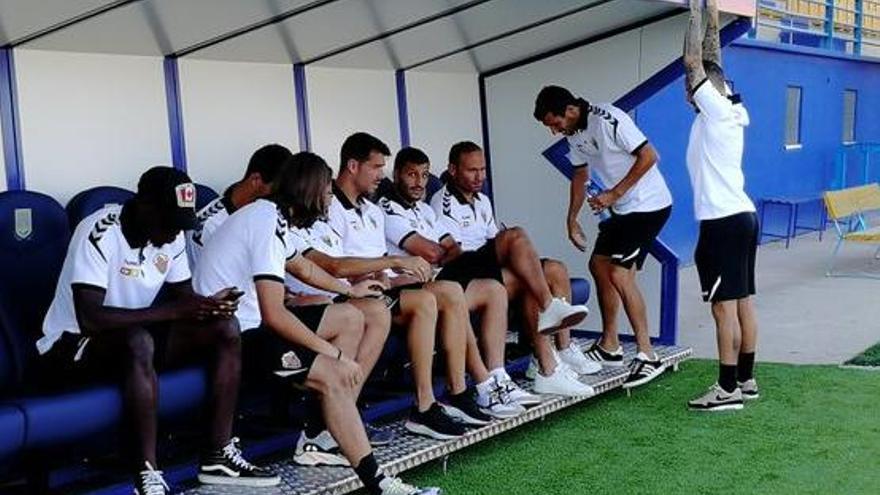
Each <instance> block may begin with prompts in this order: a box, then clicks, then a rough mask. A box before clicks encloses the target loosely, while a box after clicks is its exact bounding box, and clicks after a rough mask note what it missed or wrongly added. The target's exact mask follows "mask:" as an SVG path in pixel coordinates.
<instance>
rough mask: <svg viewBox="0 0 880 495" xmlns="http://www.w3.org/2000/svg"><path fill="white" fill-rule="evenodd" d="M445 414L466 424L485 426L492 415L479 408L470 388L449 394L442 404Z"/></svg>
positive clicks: (490, 420) (489, 421)
mask: <svg viewBox="0 0 880 495" xmlns="http://www.w3.org/2000/svg"><path fill="white" fill-rule="evenodd" d="M443 408H444V409H445V410H446V414H447V415H448V416H450V417H452V418H454V419H456V420H458V421H460V422H461V423H463V424H465V425H467V426H485V425H487V424H489V423H491V422H492V417H491V416H489V415H488V414H486V413H484V412H483V411H481V410H480V406H479V404H477V401H476V400H474V395H473V394H472V393H471V391H470V390H465V391H464V392H461V393H460V394H455V395H452V394H449V396H448V398H447V401H446V404H444V405H443Z"/></svg>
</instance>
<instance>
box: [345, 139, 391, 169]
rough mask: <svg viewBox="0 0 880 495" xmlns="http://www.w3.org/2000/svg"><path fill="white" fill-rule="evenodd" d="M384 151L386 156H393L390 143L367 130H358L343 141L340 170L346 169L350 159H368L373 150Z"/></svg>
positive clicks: (360, 160)
mask: <svg viewBox="0 0 880 495" xmlns="http://www.w3.org/2000/svg"><path fill="white" fill-rule="evenodd" d="M374 151H375V152H377V153H382V154H383V155H385V156H391V150H389V149H388V145H386V144H385V143H383V142H382V141H381V140H380V139H379V138H377V137H376V136H373V135H371V134H367V133H366V132H356V133H354V134H352V135H351V136H348V137H347V138H345V142H343V143H342V149H341V150H339V172H340V173H341V172H342V171H343V170H345V164H346V163H348V161H349V160H352V159H354V160H357V161H359V162H364V161H367V160H368V159H369V158H370V153H372V152H374Z"/></svg>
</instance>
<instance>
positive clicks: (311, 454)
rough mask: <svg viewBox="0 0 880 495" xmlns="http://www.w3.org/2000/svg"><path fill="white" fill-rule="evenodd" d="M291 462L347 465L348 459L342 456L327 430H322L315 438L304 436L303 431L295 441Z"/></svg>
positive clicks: (302, 464)
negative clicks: (294, 450)
mask: <svg viewBox="0 0 880 495" xmlns="http://www.w3.org/2000/svg"><path fill="white" fill-rule="evenodd" d="M293 462H295V463H297V464H299V465H301V466H349V465H350V464H349V462H348V459H346V458H345V457H343V456H342V452H341V451H340V450H339V445H338V444H337V443H336V440H335V439H334V438H333V435H331V434H330V432H329V431H327V430H324V431H322V432H321V433H319V434H318V435H317V436H315V438H309V437H307V436H306V432H305V431H303V432H301V433H300V434H299V440H297V441H296V452H295V453H294V454H293Z"/></svg>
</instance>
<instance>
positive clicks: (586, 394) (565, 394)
mask: <svg viewBox="0 0 880 495" xmlns="http://www.w3.org/2000/svg"><path fill="white" fill-rule="evenodd" d="M535 392H537V393H539V394H541V395H557V396H560V397H593V396H594V395H596V391H595V390H591V391H590V392H589V393H585V394H571V393H561V392H556V391H552V390H550V391H543V390H538V389H537V388H535Z"/></svg>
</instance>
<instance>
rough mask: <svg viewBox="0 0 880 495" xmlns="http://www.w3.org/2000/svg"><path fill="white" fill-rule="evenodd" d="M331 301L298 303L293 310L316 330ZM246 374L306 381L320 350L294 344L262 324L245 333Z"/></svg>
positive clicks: (242, 344) (243, 348)
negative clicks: (325, 302) (324, 302)
mask: <svg viewBox="0 0 880 495" xmlns="http://www.w3.org/2000/svg"><path fill="white" fill-rule="evenodd" d="M329 306H330V305H329V304H314V305H309V306H295V307H293V308H289V309H290V312H291V313H293V315H294V316H296V317H297V319H298V320H300V321H301V322H302V323H303V325H305V326H306V327H308V329H309V330H311V331H313V332H317V331H318V327H319V326H320V325H321V320H322V319H323V318H324V313H325V312H326V311H327V308H328V307H329ZM241 353H242V365H243V374H244V376H245V377H246V378H248V379H254V380H256V379H259V378H265V377H266V376H267V375H269V376H274V377H276V378H279V379H282V380H285V381H293V382H295V383H302V382H304V381H305V379H306V376H308V374H309V369H311V367H312V364H314V362H315V358H316V357H318V354H317V353H316V352H315V351H313V350H311V349H307V348H305V347H301V346H298V345H295V344H293V343H292V342H290V341H288V340H286V339H284V338H283V337H281V336H280V335H278V333H277V332H275V331H274V330H272V329H271V328H268V327H266V326H263V325H260V326H259V327H257V328H253V329H250V330H247V331H245V332H244V333H243V334H242V337H241Z"/></svg>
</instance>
